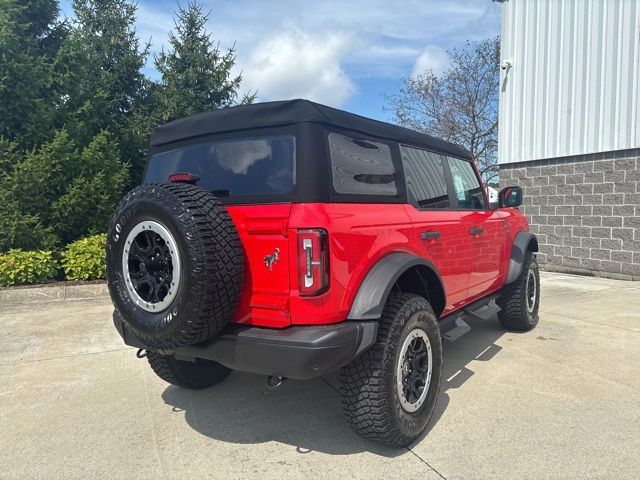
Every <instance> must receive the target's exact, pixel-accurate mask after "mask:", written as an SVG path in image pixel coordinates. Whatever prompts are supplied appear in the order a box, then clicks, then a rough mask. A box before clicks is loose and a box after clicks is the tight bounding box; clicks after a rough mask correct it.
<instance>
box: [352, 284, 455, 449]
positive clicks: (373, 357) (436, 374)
mask: <svg viewBox="0 0 640 480" xmlns="http://www.w3.org/2000/svg"><path fill="white" fill-rule="evenodd" d="M415 328H419V329H421V330H424V332H425V333H426V334H427V336H428V338H429V341H430V343H431V348H432V361H433V365H432V377H431V382H430V384H429V387H428V392H427V396H426V399H425V401H424V403H423V404H422V406H421V407H420V408H419V409H418V410H416V411H415V412H413V413H409V412H407V411H405V410H404V409H403V408H402V405H401V403H400V399H399V396H398V393H397V387H396V367H397V362H398V356H399V355H400V349H401V346H402V344H403V342H404V339H405V338H406V337H407V336H408V334H409V333H410V332H411V331H412V330H414V329H415ZM441 377H442V343H441V339H440V331H439V328H438V324H437V319H436V316H435V314H434V312H433V309H432V308H431V305H429V302H427V300H426V299H425V298H423V297H420V296H418V295H412V294H403V293H396V292H392V293H391V294H390V295H389V298H388V300H387V304H386V306H385V309H384V311H383V314H382V317H381V318H380V320H379V326H378V337H377V341H376V343H375V344H374V345H373V346H372V347H371V348H370V349H369V350H367V351H366V352H364V353H363V354H362V355H361V356H359V357H358V358H356V359H355V360H354V361H352V362H351V363H350V364H349V365H347V366H346V367H344V368H342V369H341V370H340V372H339V381H340V393H341V396H342V405H343V410H344V413H345V415H346V417H347V420H348V421H349V423H350V425H351V428H352V429H353V430H354V431H355V432H356V433H358V434H359V435H361V436H362V437H364V438H367V439H370V440H373V441H376V442H378V443H382V444H384V445H389V446H392V447H405V446H407V445H409V444H410V443H412V442H413V441H415V440H416V439H417V438H418V437H419V436H420V434H421V433H422V432H423V431H424V429H425V428H426V426H427V424H428V423H429V420H430V419H431V416H432V415H433V411H434V409H435V406H436V402H437V400H438V394H439V391H440V380H441Z"/></svg>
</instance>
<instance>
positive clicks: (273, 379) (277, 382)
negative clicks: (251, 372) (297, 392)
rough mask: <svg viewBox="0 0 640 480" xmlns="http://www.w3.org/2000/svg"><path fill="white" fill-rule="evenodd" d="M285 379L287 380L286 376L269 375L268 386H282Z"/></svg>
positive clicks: (273, 387) (274, 387) (271, 387)
mask: <svg viewBox="0 0 640 480" xmlns="http://www.w3.org/2000/svg"><path fill="white" fill-rule="evenodd" d="M285 380H286V378H284V377H278V376H275V375H269V376H268V377H267V388H270V389H272V390H275V389H276V388H278V387H279V386H281V385H282V384H283V383H284V381H285Z"/></svg>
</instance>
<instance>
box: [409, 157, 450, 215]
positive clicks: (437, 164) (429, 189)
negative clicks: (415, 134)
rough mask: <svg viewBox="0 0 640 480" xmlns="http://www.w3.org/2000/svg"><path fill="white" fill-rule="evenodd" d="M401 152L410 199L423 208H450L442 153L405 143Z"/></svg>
mask: <svg viewBox="0 0 640 480" xmlns="http://www.w3.org/2000/svg"><path fill="white" fill-rule="evenodd" d="M400 152H401V153H402V167H403V168H404V176H405V181H406V183H407V195H408V196H409V201H411V202H412V203H413V204H414V205H417V206H418V207H421V208H448V207H449V206H450V203H449V195H448V193H447V181H446V178H445V176H444V167H443V165H442V155H438V154H436V153H433V152H428V151H427V150H421V149H419V148H411V147H405V146H404V145H402V146H400Z"/></svg>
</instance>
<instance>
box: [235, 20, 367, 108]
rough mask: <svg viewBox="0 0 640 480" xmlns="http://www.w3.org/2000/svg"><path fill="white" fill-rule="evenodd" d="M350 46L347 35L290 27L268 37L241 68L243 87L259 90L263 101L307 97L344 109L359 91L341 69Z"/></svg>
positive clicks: (259, 44)
mask: <svg viewBox="0 0 640 480" xmlns="http://www.w3.org/2000/svg"><path fill="white" fill-rule="evenodd" d="M280 30H281V29H280ZM349 46H350V42H349V38H348V37H346V36H343V35H339V34H333V33H326V34H316V35H310V34H308V33H305V32H303V31H301V30H299V29H297V28H295V27H293V26H291V25H289V26H287V27H285V28H284V31H280V32H278V33H276V34H271V35H267V36H266V38H264V39H263V40H262V41H261V42H260V43H258V44H257V45H256V46H255V48H254V50H253V52H252V53H251V55H250V57H249V60H248V62H246V63H244V62H243V63H242V64H241V65H240V67H241V68H242V70H243V79H244V81H243V86H244V87H245V88H248V89H250V90H258V93H259V96H260V99H261V100H286V99H291V98H307V99H309V100H314V101H317V102H320V103H325V104H328V105H332V106H340V105H342V104H343V103H344V102H345V101H346V100H347V99H348V98H349V97H350V95H351V94H352V93H353V92H354V91H355V85H354V84H353V82H352V81H351V79H350V78H349V76H348V75H347V74H346V73H345V72H344V70H343V69H342V66H341V61H342V59H343V57H344V55H345V54H346V53H347V52H348V51H349Z"/></svg>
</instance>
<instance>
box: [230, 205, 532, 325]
mask: <svg viewBox="0 0 640 480" xmlns="http://www.w3.org/2000/svg"><path fill="white" fill-rule="evenodd" d="M228 209H229V212H230V214H231V217H232V218H233V220H234V222H235V224H236V227H237V229H238V233H239V235H240V239H241V241H242V243H243V246H244V251H245V278H244V288H243V293H242V296H241V299H240V303H239V306H238V308H237V310H236V313H235V315H234V317H233V319H232V321H233V322H235V323H242V324H249V325H254V326H262V327H271V328H284V327H287V326H289V325H293V324H295V325H318V324H331V323H337V322H342V321H344V320H345V319H346V318H347V316H348V314H349V310H350V309H351V304H352V303H353V301H354V298H355V296H356V294H357V292H358V289H359V287H360V285H361V284H362V281H363V280H364V278H365V276H366V275H367V273H368V272H369V271H370V270H371V268H372V267H373V266H374V265H375V264H376V262H378V261H379V260H380V259H381V258H383V257H384V256H386V255H388V254H390V253H393V252H407V253H411V254H414V255H416V256H418V257H422V258H425V259H427V260H428V261H430V262H431V263H432V264H433V265H434V266H435V267H436V269H437V270H438V273H439V274H440V276H441V278H442V281H443V284H444V288H445V294H446V307H445V310H444V311H443V313H442V315H443V316H444V315H447V314H449V313H452V312H454V311H455V310H458V309H460V308H463V307H464V306H465V305H468V304H469V303H471V302H473V301H475V300H476V299H478V298H480V297H483V296H486V295H488V294H490V293H492V292H494V291H497V290H499V289H500V288H501V287H502V285H503V284H504V282H505V279H506V276H507V272H508V267H509V259H510V256H511V248H512V245H513V240H514V237H515V235H516V234H517V233H518V232H519V231H526V230H528V226H527V221H526V219H525V218H524V216H523V215H522V214H521V213H520V212H519V211H518V210H516V209H501V210H499V211H494V210H486V211H463V210H426V211H424V210H423V211H420V210H417V209H416V208H414V207H413V206H412V205H410V204H361V203H307V204H304V203H282V204H268V205H235V206H229V207H228ZM473 227H479V228H481V229H482V230H483V233H482V234H478V235H471V234H470V233H469V230H470V229H471V228H473ZM307 228H321V229H324V230H326V231H327V233H328V240H329V269H330V275H329V278H330V280H329V289H328V290H327V291H326V292H325V293H323V294H321V295H318V296H312V297H305V296H301V295H300V294H299V291H298V259H297V231H298V229H307ZM425 231H438V232H440V234H441V237H440V238H439V239H437V240H434V239H431V240H422V239H421V233H422V232H425ZM274 253H277V256H278V260H277V261H276V262H274V263H273V264H272V265H271V267H270V269H269V268H268V266H267V265H266V264H265V257H267V256H270V255H273V254H274Z"/></svg>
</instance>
